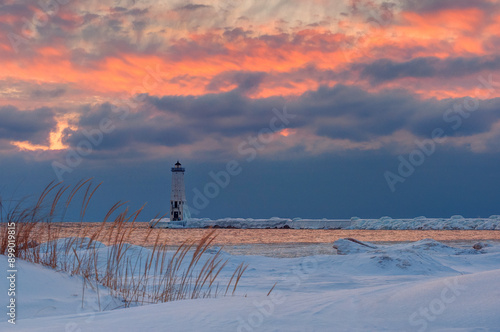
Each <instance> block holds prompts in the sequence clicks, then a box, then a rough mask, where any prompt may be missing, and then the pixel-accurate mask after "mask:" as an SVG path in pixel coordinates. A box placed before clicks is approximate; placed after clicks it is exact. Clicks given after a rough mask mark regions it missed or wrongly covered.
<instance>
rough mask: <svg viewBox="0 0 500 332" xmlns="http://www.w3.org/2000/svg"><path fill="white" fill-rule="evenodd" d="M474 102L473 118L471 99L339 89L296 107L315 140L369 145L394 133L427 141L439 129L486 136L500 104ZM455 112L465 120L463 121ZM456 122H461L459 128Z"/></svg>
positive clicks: (326, 90) (327, 90) (451, 133)
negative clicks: (311, 124)
mask: <svg viewBox="0 0 500 332" xmlns="http://www.w3.org/2000/svg"><path fill="white" fill-rule="evenodd" d="M475 102H477V106H478V107H477V108H478V109H477V111H475V112H473V113H472V112H467V111H466V109H465V106H464V105H467V107H469V105H471V104H473V102H472V99H471V98H467V99H466V98H459V99H447V100H435V99H427V100H422V99H419V98H418V97H416V96H414V95H412V94H409V93H407V92H405V91H403V90H390V91H382V92H380V93H368V92H366V91H363V90H361V89H359V88H356V87H347V86H342V85H337V86H336V87H334V88H320V89H319V90H318V91H315V92H309V93H306V94H305V95H303V96H302V98H301V99H300V101H299V102H298V103H297V104H296V106H295V107H296V108H298V109H299V110H302V111H301V112H300V113H301V116H302V117H304V123H306V122H311V121H313V122H314V123H315V125H314V128H317V129H316V132H317V134H318V135H323V136H327V137H331V138H338V139H349V140H352V141H369V140H371V139H376V138H377V137H379V136H386V135H391V134H393V133H394V132H396V131H398V130H407V131H409V132H411V133H413V134H414V135H416V136H419V137H430V136H431V134H432V131H433V130H434V129H436V128H441V129H443V130H444V132H445V134H446V135H449V136H468V135H474V134H479V133H484V132H488V131H489V130H490V129H491V126H492V125H493V124H494V123H495V122H498V121H499V120H500V99H498V98H497V99H492V100H488V101H481V102H480V101H479V100H475ZM452 110H453V111H452ZM457 110H458V111H465V113H466V114H469V115H468V116H467V118H463V117H462V116H461V115H460V113H457ZM306 112H307V113H306ZM305 114H308V117H309V118H310V119H307V118H308V117H305ZM445 114H447V115H446V116H445ZM457 118H460V119H461V121H460V124H459V125H458V119H457Z"/></svg>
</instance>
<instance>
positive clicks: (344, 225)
mask: <svg viewBox="0 0 500 332" xmlns="http://www.w3.org/2000/svg"><path fill="white" fill-rule="evenodd" d="M150 225H151V226H152V227H155V228H209V227H213V228H238V229H250V228H254V229H265V228H290V229H367V230H379V229H381V230H500V216H499V215H493V216H490V217H489V218H464V217H462V216H458V215H456V216H452V217H450V218H426V217H416V218H412V219H392V218H391V217H382V218H380V219H360V218H357V217H353V218H351V219H302V218H293V219H290V218H279V217H273V218H269V219H253V218H222V219H215V220H212V219H208V218H191V219H188V220H182V221H169V220H168V219H165V218H163V219H160V220H156V219H153V220H151V221H150Z"/></svg>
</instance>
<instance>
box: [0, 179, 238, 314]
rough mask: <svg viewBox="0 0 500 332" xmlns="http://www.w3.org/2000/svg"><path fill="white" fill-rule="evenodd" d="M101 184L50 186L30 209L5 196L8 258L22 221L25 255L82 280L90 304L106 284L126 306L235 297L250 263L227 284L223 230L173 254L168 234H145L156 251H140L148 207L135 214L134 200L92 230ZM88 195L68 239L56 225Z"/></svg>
mask: <svg viewBox="0 0 500 332" xmlns="http://www.w3.org/2000/svg"><path fill="white" fill-rule="evenodd" d="M100 186H101V183H99V184H98V185H97V186H94V185H93V183H92V181H91V179H88V180H85V181H80V182H79V183H77V184H76V185H75V186H73V187H71V186H64V185H63V184H61V183H50V184H49V185H48V186H47V187H45V189H44V190H43V191H42V193H41V194H40V196H39V197H38V199H37V200H36V203H35V204H34V205H32V206H29V205H28V206H27V207H26V204H23V202H17V203H16V204H14V205H11V206H7V207H6V204H5V203H6V202H4V201H2V199H1V198H0V254H6V253H7V248H8V240H7V234H8V233H7V224H10V223H14V224H15V225H16V235H15V248H16V256H17V257H18V258H20V259H24V260H27V261H29V262H33V263H37V264H42V265H45V266H48V267H51V268H53V269H56V270H58V271H64V272H67V273H69V274H71V275H78V276H81V277H82V278H83V281H84V282H83V285H84V291H83V292H82V301H83V296H84V293H85V288H86V287H91V288H92V289H95V290H96V292H97V296H98V302H99V307H100V290H99V287H102V286H105V287H107V289H108V291H109V292H110V294H111V295H113V296H116V297H118V298H121V299H122V300H123V306H125V307H127V306H130V305H140V304H145V303H158V302H168V301H175V300H182V299H197V298H206V297H216V296H218V295H228V293H230V294H232V295H234V293H235V291H236V288H237V286H238V283H239V281H240V279H241V277H242V275H243V273H244V272H245V270H246V268H247V265H244V264H240V265H239V266H238V267H237V268H236V269H235V271H234V273H233V274H232V276H231V278H230V279H229V281H226V282H225V283H224V285H222V287H221V285H220V282H219V280H220V275H221V272H222V271H223V270H224V269H225V268H226V267H227V264H228V260H227V259H224V258H223V257H222V251H221V249H219V250H214V249H213V243H214V240H215V238H216V233H215V230H209V231H208V232H207V233H206V234H205V235H204V236H202V237H201V238H200V239H192V240H186V241H185V242H183V243H182V244H181V245H179V246H178V247H177V248H176V249H175V250H168V244H167V243H162V242H161V232H162V230H161V229H149V230H148V231H147V232H146V235H145V236H144V235H143V236H144V239H143V245H145V244H146V243H147V241H148V239H149V238H150V237H151V236H153V238H154V242H153V246H152V247H151V248H148V249H146V248H145V247H144V246H134V245H131V244H130V243H131V242H135V243H136V242H137V241H138V238H139V237H140V236H141V235H140V234H138V229H139V228H138V227H136V222H137V218H138V217H139V215H140V213H141V211H142V210H143V208H144V206H143V207H141V208H140V209H138V210H137V211H133V212H130V211H129V209H128V208H127V207H125V205H126V202H118V203H116V204H115V205H113V206H112V207H111V208H110V209H109V211H108V212H107V214H106V215H105V216H104V219H103V221H102V222H101V223H100V225H99V226H93V227H89V226H87V224H86V223H85V222H84V217H85V215H86V211H87V209H88V207H89V203H90V201H91V199H92V197H93V196H94V194H95V193H96V191H97V189H98V188H99V187H100ZM81 191H82V192H83V195H84V196H83V199H82V204H81V208H80V209H81V211H80V221H79V230H78V234H77V236H70V237H67V234H66V233H65V232H64V228H63V227H62V226H61V225H62V224H60V223H57V222H56V221H64V219H65V216H66V213H67V210H68V208H69V206H70V204H71V203H72V202H73V200H74V199H75V197H77V195H78V193H79V192H81ZM64 198H65V199H64ZM122 208H123V210H121V209H122ZM61 209H62V212H60V210H61ZM113 216H114V218H113ZM155 233H156V234H155ZM65 235H66V237H65ZM132 240H133V241H132ZM223 289H225V292H223V291H222V290H223Z"/></svg>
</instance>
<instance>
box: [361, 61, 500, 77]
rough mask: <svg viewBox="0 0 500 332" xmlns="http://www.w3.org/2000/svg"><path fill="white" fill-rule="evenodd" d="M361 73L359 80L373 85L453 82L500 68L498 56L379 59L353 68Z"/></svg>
mask: <svg viewBox="0 0 500 332" xmlns="http://www.w3.org/2000/svg"><path fill="white" fill-rule="evenodd" d="M353 68H360V69H361V71H360V72H361V77H364V78H368V79H369V80H370V81H371V82H372V84H377V83H380V82H385V81H391V80H396V79H401V78H408V77H411V78H429V77H438V78H453V77H461V76H466V75H471V74H476V73H479V72H481V71H484V70H487V71H496V70H498V68H500V56H476V57H449V58H445V59H440V58H437V57H419V58H414V59H411V60H408V61H402V62H397V61H393V60H390V59H379V60H376V61H374V62H372V63H369V64H356V65H353Z"/></svg>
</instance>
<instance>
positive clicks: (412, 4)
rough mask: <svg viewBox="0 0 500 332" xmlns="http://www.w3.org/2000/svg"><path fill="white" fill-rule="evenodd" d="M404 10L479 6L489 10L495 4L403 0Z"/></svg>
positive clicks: (419, 10) (462, 1)
mask: <svg viewBox="0 0 500 332" xmlns="http://www.w3.org/2000/svg"><path fill="white" fill-rule="evenodd" d="M402 7H403V9H404V10H408V11H414V12H417V13H427V12H434V11H439V10H446V9H466V8H480V9H483V10H491V9H492V8H494V7H495V4H493V3H491V2H490V1H487V0H474V1H470V0H405V1H402Z"/></svg>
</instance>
